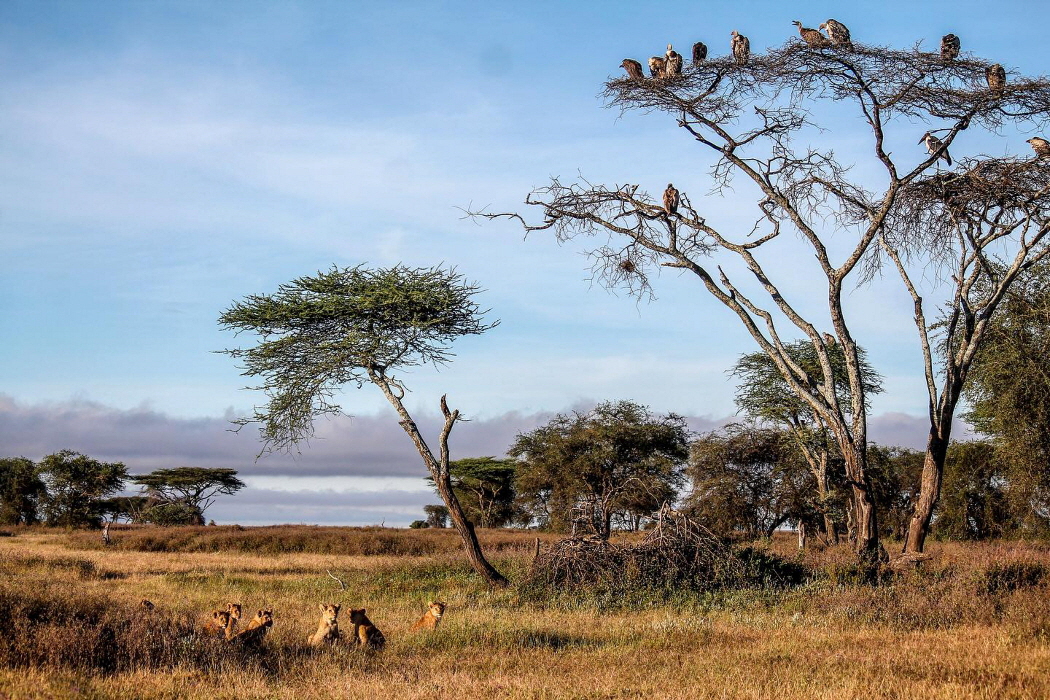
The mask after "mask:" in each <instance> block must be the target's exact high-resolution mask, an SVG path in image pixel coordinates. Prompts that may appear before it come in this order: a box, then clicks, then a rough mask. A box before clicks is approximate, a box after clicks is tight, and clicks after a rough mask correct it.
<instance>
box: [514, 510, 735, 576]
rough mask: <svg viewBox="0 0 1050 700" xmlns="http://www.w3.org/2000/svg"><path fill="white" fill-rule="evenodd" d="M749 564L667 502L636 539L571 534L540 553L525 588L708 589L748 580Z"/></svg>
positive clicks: (530, 571) (529, 573)
mask: <svg viewBox="0 0 1050 700" xmlns="http://www.w3.org/2000/svg"><path fill="white" fill-rule="evenodd" d="M747 574H748V571H747V566H746V564H745V562H744V561H743V560H741V558H740V557H739V556H738V555H737V554H736V553H735V552H734V551H733V549H732V548H731V547H729V546H728V545H727V544H725V543H724V542H723V541H722V540H721V539H719V538H718V537H716V536H715V535H713V534H711V532H710V531H708V530H707V529H706V528H704V527H702V526H701V525H699V524H697V523H696V522H695V521H693V520H691V519H690V518H688V517H687V516H686V515H684V514H682V513H678V512H676V511H673V510H670V509H669V508H664V509H663V510H661V512H660V514H659V516H658V518H657V522H656V526H655V527H654V528H653V529H652V530H651V531H650V532H649V533H648V534H647V535H646V537H645V539H643V540H642V541H641V542H638V543H635V544H619V543H614V542H609V541H606V540H602V539H599V538H595V537H570V538H568V539H564V540H561V541H560V542H557V543H556V544H555V545H554V546H552V547H551V548H550V549H548V550H547V551H545V552H543V553H541V554H539V555H538V556H537V557H536V559H535V560H534V561H533V563H532V567H531V568H530V570H529V572H528V574H527V575H526V577H525V580H524V581H523V582H522V585H523V588H524V589H525V590H533V591H537V592H539V591H558V592H585V591H586V592H591V593H598V594H609V595H622V596H627V595H629V594H632V593H637V592H639V591H654V590H664V591H670V590H692V591H707V590H716V589H720V588H727V587H731V586H740V585H744V584H746V583H747V578H748V576H747Z"/></svg>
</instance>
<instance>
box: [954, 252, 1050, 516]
mask: <svg viewBox="0 0 1050 700" xmlns="http://www.w3.org/2000/svg"><path fill="white" fill-rule="evenodd" d="M965 394H966V398H967V400H968V401H969V402H970V405H971V406H972V409H971V410H970V412H969V413H967V414H966V415H965V418H966V420H968V421H970V422H971V423H972V424H973V425H974V427H975V428H977V430H978V431H980V432H981V433H984V434H985V435H990V436H992V437H994V438H995V442H996V452H997V453H998V454H999V455H1000V457H1001V464H1002V465H1003V471H1002V473H1001V478H1002V479H1003V480H1005V481H1006V482H1007V484H1008V488H1006V490H1005V497H1006V499H1007V507H1008V508H1009V509H1010V510H1011V512H1012V514H1013V516H1014V518H1015V519H1016V520H1017V521H1018V528H1019V530H1021V531H1024V532H1028V533H1030V534H1037V535H1045V534H1047V533H1048V532H1050V263H1047V262H1042V263H1040V264H1039V265H1036V266H1034V267H1032V268H1031V269H1030V270H1028V271H1027V272H1026V273H1024V274H1023V275H1022V276H1021V277H1020V278H1018V280H1017V281H1016V282H1015V283H1014V285H1013V287H1011V289H1010V291H1009V292H1008V293H1007V295H1006V298H1005V299H1004V300H1003V302H1002V304H1001V305H1000V307H999V309H998V310H997V311H996V313H995V315H994V316H992V318H991V320H990V322H989V325H988V330H987V336H986V338H985V341H984V343H983V345H982V346H981V348H980V350H979V351H978V353H977V355H976V359H975V361H974V363H973V366H972V367H971V369H970V373H969V376H968V378H967V383H966V385H965Z"/></svg>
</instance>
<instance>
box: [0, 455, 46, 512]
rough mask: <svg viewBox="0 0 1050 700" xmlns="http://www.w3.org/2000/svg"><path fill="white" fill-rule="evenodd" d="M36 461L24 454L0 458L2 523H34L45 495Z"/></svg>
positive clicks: (0, 509)
mask: <svg viewBox="0 0 1050 700" xmlns="http://www.w3.org/2000/svg"><path fill="white" fill-rule="evenodd" d="M46 493H47V492H46V489H45V487H44V482H43V481H41V479H40V474H39V473H38V472H37V467H36V465H35V464H33V461H32V460H30V459H26V458H25V457H3V458H0V523H2V524H4V525H33V524H34V523H36V522H37V521H38V520H39V519H40V518H39V507H40V501H41V499H43V498H44V496H45V495H46Z"/></svg>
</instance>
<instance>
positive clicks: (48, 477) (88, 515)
mask: <svg viewBox="0 0 1050 700" xmlns="http://www.w3.org/2000/svg"><path fill="white" fill-rule="evenodd" d="M39 469H40V474H41V476H42V477H43V480H44V483H45V484H46V485H47V497H46V498H45V500H44V513H45V516H46V518H47V524H48V525H53V526H58V527H69V528H73V527H100V526H101V521H102V513H103V508H104V501H105V499H106V497H107V496H109V495H110V494H114V493H117V492H119V491H120V490H121V489H123V488H124V481H125V480H126V479H127V478H128V470H127V467H125V466H124V464H123V463H121V462H102V461H99V460H97V459H92V458H91V457H88V456H87V455H84V454H81V453H79V452H74V451H73V450H62V451H61V452H56V453H54V454H50V455H48V456H46V457H44V458H43V459H42V460H40V464H39Z"/></svg>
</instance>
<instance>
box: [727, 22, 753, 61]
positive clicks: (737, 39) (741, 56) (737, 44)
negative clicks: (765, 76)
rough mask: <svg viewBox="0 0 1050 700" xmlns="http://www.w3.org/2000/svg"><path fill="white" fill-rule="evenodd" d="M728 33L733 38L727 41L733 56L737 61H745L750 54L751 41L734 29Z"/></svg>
mask: <svg viewBox="0 0 1050 700" xmlns="http://www.w3.org/2000/svg"><path fill="white" fill-rule="evenodd" d="M730 34H731V35H732V37H733V40H732V41H731V42H729V46H730V47H731V48H732V49H733V58H734V59H735V60H736V62H737V63H740V64H744V63H747V57H748V56H749V55H751V42H750V41H748V39H747V37H746V36H744V35H743V34H740V33H738V32H737V30H735V29H734V30H733V31H732V32H731V33H730Z"/></svg>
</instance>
